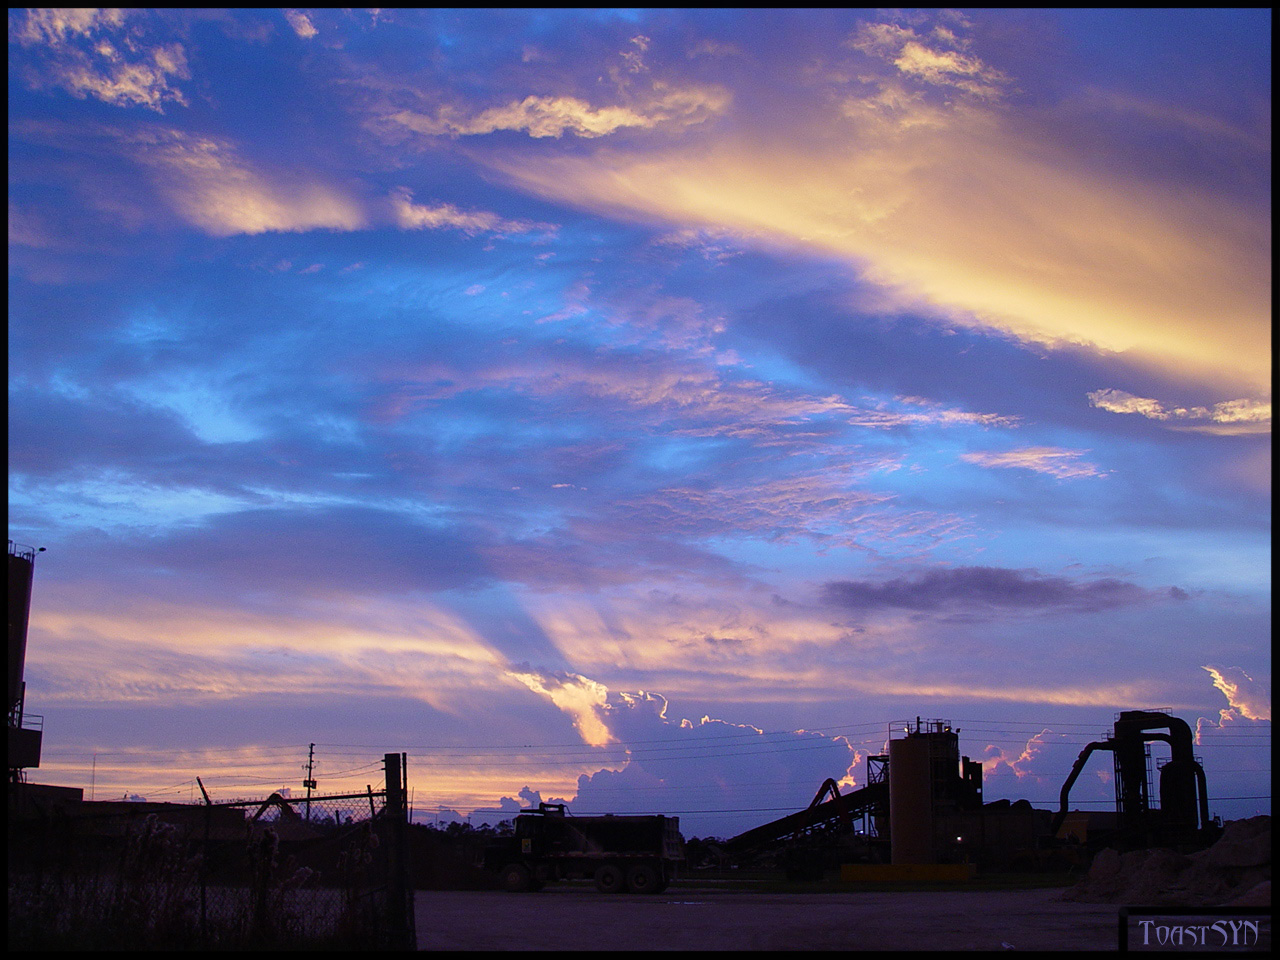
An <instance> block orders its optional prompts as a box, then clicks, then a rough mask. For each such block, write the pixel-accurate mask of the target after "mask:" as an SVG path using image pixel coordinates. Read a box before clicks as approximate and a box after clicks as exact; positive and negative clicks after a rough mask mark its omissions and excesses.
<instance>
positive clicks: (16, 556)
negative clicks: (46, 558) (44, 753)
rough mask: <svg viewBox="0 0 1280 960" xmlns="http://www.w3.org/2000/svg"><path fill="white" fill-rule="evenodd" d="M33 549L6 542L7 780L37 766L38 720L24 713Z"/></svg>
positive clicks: (33, 566)
mask: <svg viewBox="0 0 1280 960" xmlns="http://www.w3.org/2000/svg"><path fill="white" fill-rule="evenodd" d="M37 552H38V551H37V550H36V549H35V548H34V547H24V546H22V545H21V544H17V543H14V542H13V541H12V540H10V541H9V597H8V600H9V604H8V611H9V612H8V618H9V779H10V781H17V780H19V779H21V777H22V776H23V771H25V770H27V769H29V768H31V767H38V766H40V741H41V738H42V735H43V734H42V730H41V718H39V717H29V716H28V715H27V712H26V699H27V683H26V680H25V679H24V674H25V670H26V662H27V624H28V622H29V621H30V619H31V584H32V580H33V579H34V574H35V562H36V553H37Z"/></svg>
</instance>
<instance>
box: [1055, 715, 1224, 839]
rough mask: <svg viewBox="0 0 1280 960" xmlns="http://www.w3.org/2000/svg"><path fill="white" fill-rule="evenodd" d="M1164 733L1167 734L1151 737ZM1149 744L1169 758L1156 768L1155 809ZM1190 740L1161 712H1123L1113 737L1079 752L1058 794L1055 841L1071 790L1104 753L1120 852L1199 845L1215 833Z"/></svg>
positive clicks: (1175, 720) (1177, 722)
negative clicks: (1108, 758) (1108, 756)
mask: <svg viewBox="0 0 1280 960" xmlns="http://www.w3.org/2000/svg"><path fill="white" fill-rule="evenodd" d="M1161 730H1167V731H1168V732H1167V733H1161V732H1153V731H1161ZM1153 740H1159V741H1162V742H1164V743H1167V744H1169V749H1170V752H1171V754H1172V756H1171V758H1170V759H1169V761H1168V762H1167V763H1165V764H1163V765H1162V766H1161V767H1160V786H1159V803H1158V804H1157V803H1156V802H1155V801H1156V798H1155V797H1154V796H1153V795H1152V783H1151V775H1152V770H1151V747H1150V743H1151V741H1153ZM1192 743H1193V737H1192V735H1191V728H1190V727H1189V726H1187V723H1186V721H1184V720H1181V719H1179V718H1178V717H1175V716H1172V715H1170V714H1168V713H1165V712H1163V711H1154V710H1126V711H1124V712H1122V713H1120V714H1119V715H1118V716H1117V717H1116V721H1115V729H1114V733H1113V734H1112V736H1111V737H1109V738H1108V739H1106V740H1096V741H1094V742H1093V743H1090V744H1089V745H1088V746H1086V747H1085V748H1084V749H1083V750H1081V751H1080V756H1079V757H1077V758H1076V762H1075V764H1074V766H1072V768H1071V774H1070V775H1069V776H1068V777H1067V779H1066V782H1065V783H1063V785H1062V794H1061V796H1060V804H1059V809H1058V812H1057V814H1056V815H1055V816H1054V819H1053V825H1052V832H1053V834H1054V835H1055V836H1056V835H1057V833H1058V831H1059V829H1060V828H1061V827H1062V824H1063V821H1064V820H1065V819H1066V816H1067V803H1068V799H1069V797H1070V793H1071V787H1072V785H1073V784H1074V783H1075V782H1076V778H1077V777H1079V776H1080V772H1081V771H1082V770H1083V769H1084V766H1085V763H1086V762H1087V761H1088V759H1089V757H1090V756H1091V755H1092V754H1093V753H1094V751H1096V750H1109V751H1111V753H1112V754H1113V755H1114V759H1115V788H1116V816H1117V824H1116V835H1115V836H1114V837H1113V838H1112V840H1113V841H1114V843H1116V844H1117V845H1120V846H1125V847H1149V846H1166V845H1174V846H1176V845H1183V844H1198V843H1199V842H1201V841H1203V840H1205V839H1207V837H1206V834H1208V833H1212V832H1214V829H1215V828H1214V825H1213V824H1211V823H1210V822H1209V792H1208V788H1207V786H1206V784H1205V776H1204V767H1203V766H1201V765H1200V761H1199V760H1197V759H1196V758H1195V756H1194V755H1193V752H1192Z"/></svg>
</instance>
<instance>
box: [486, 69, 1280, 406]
mask: <svg viewBox="0 0 1280 960" xmlns="http://www.w3.org/2000/svg"><path fill="white" fill-rule="evenodd" d="M912 62H916V63H923V61H922V60H920V58H919V57H917V58H916V59H915V60H914V61H912ZM961 62H962V61H959V60H956V61H955V63H956V64H957V65H958V64H960V63H961ZM937 69H938V70H941V67H940V66H938V67H937ZM973 69H974V71H977V67H976V66H975V67H974V68H973ZM921 70H923V68H922V67H921V68H920V69H917V71H916V73H917V74H919V73H920V72H921ZM926 72H927V71H926ZM976 75H977V73H976V72H973V73H970V74H964V76H976ZM956 76H960V74H956ZM926 79H928V77H926ZM904 82H905V80H903V79H896V80H886V81H884V82H881V83H872V84H868V85H864V86H862V87H856V86H854V85H852V84H850V85H847V86H846V87H845V92H844V94H843V96H840V95H837V94H836V93H834V92H833V93H832V97H833V100H832V101H831V102H830V103H828V104H827V105H824V106H823V107H821V108H819V112H817V113H816V114H815V113H814V112H813V111H812V110H808V111H806V108H805V107H804V106H803V105H801V104H797V105H796V108H795V110H794V112H793V113H792V114H791V115H789V116H788V118H787V120H786V121H785V123H786V124H787V125H786V126H781V127H779V126H775V127H773V128H770V129H761V130H751V129H750V128H749V127H747V126H746V125H735V126H732V127H730V126H728V125H704V126H703V127H702V128H700V129H699V131H698V134H699V135H698V137H697V138H696V139H693V140H682V141H679V142H675V143H669V142H663V143H650V144H647V145H646V146H645V147H644V148H643V149H641V148H632V149H628V150H621V149H610V148H606V147H601V148H598V149H596V150H594V151H593V152H591V153H588V154H583V153H578V154H576V155H572V156H569V155H560V156H555V155H552V154H548V153H542V154H539V155H527V154H525V153H521V154H519V155H518V156H517V155H516V154H514V153H508V154H504V155H499V156H494V157H492V158H490V159H489V161H488V162H489V163H490V164H491V166H492V167H493V168H495V169H496V170H497V171H499V172H500V173H501V174H502V175H504V176H505V177H506V178H507V179H509V180H510V181H511V182H512V183H514V184H517V185H519V186H521V187H523V188H525V189H527V190H529V191H530V192H532V193H535V194H538V195H541V196H546V197H550V198H554V199H556V200H559V201H561V202H565V203H570V204H575V205H578V206H580V207H584V208H586V209H589V210H592V211H593V212H598V213H605V214H609V215H613V216H617V217H620V218H625V219H630V220H638V221H642V222H649V223H654V224H660V225H662V226H663V227H664V229H668V230H670V229H672V228H674V229H677V230H690V229H693V230H702V231H709V232H713V233H714V232H719V233H721V234H723V233H724V232H731V233H733V234H736V235H738V236H740V237H742V238H743V239H744V242H752V243H756V244H759V243H761V242H765V243H774V244H780V245H785V246H787V247H789V248H795V247H805V248H809V249H811V250H813V251H816V252H818V253H820V254H823V255H836V256H838V257H840V258H843V259H845V260H847V261H848V262H849V263H850V264H852V265H853V266H855V267H856V268H857V269H858V270H859V271H860V272H861V274H862V276H863V278H864V279H865V280H867V281H870V282H871V283H873V284H874V285H876V286H878V287H879V288H880V290H881V296H880V297H879V298H878V300H877V304H878V305H882V306H883V307H885V308H887V309H913V310H921V311H927V312H929V313H931V314H932V315H934V316H936V317H937V318H939V320H940V321H943V322H947V323H951V324H969V325H972V326H979V327H988V328H994V329H996V330H999V331H1002V332H1004V333H1007V334H1011V335H1013V336H1015V337H1017V338H1019V339H1021V340H1023V341H1025V342H1028V343H1035V344H1044V345H1050V346H1051V345H1053V344H1056V343H1060V342H1070V343H1076V344H1086V345H1091V346H1093V347H1095V348H1097V349H1099V350H1102V351H1108V352H1117V353H1119V352H1123V353H1127V354H1128V355H1129V356H1130V358H1131V359H1134V360H1138V361H1141V362H1145V363H1149V364H1152V365H1156V366H1158V367H1160V368H1162V369H1164V370H1165V371H1167V372H1170V373H1172V374H1175V375H1177V376H1185V377H1188V378H1192V379H1197V378H1199V379H1209V380H1211V381H1213V382H1217V383H1219V384H1221V385H1223V387H1224V389H1231V390H1233V391H1238V392H1235V393H1234V396H1236V397H1241V396H1245V397H1259V396H1267V395H1269V389H1270V388H1269V384H1270V374H1271V362H1270V356H1271V352H1270V329H1271V309H1270V302H1271V301H1270V275H1271V266H1270V264H1271V255H1270V221H1269V218H1268V216H1267V215H1266V211H1265V210H1257V209H1251V208H1245V207H1242V206H1238V205H1236V204H1234V203H1233V202H1231V201H1229V200H1226V199H1222V198H1220V197H1218V196H1215V195H1213V194H1211V193H1209V192H1194V191H1188V190H1186V189H1185V188H1183V187H1181V186H1179V187H1174V186H1172V185H1166V184H1162V183H1159V182H1156V181H1154V180H1142V179H1139V178H1137V177H1135V176H1131V175H1127V174H1125V173H1124V172H1122V171H1121V170H1120V169H1119V168H1117V167H1112V166H1107V165H1104V164H1100V163H1098V161H1097V160H1096V158H1095V157H1094V156H1093V155H1092V154H1088V153H1084V152H1080V153H1076V152H1073V147H1072V144H1071V143H1070V142H1065V141H1064V142H1061V143H1055V142H1052V141H1050V140H1047V139H1045V138H1044V136H1043V131H1042V128H1041V127H1040V126H1039V125H1038V124H1033V123H1031V122H1030V120H1029V118H1024V117H1022V116H1021V115H1019V114H1018V113H1017V112H1016V111H1015V110H1014V109H1013V108H1010V107H1005V106H1003V105H1001V104H999V103H994V104H993V103H989V102H987V101H985V100H983V99H982V98H980V97H978V96H976V95H974V96H967V95H966V96H957V98H956V99H955V101H954V102H951V103H946V104H942V103H939V102H938V101H937V98H936V97H932V98H931V97H929V96H926V95H925V93H926V92H927V91H922V89H920V88H918V87H917V88H913V87H910V86H904V85H903V83H904ZM1241 149H1244V148H1243V147H1242V148H1241ZM1258 162H1259V163H1262V162H1269V161H1267V160H1266V158H1265V157H1263V156H1259V157H1258Z"/></svg>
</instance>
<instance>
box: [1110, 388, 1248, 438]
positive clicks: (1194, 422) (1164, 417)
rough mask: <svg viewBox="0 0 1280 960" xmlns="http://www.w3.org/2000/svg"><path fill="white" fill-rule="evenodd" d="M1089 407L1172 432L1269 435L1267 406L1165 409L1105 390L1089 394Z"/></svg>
mask: <svg viewBox="0 0 1280 960" xmlns="http://www.w3.org/2000/svg"><path fill="white" fill-rule="evenodd" d="M1088 396H1089V403H1090V404H1091V405H1092V406H1094V407H1097V408H1098V409H1099V410H1106V411H1108V412H1109V413H1132V414H1137V415H1138V416H1141V417H1146V418H1147V419H1148V420H1159V421H1163V422H1165V423H1168V424H1169V425H1170V426H1171V427H1173V428H1174V429H1183V430H1197V431H1201V432H1204V433H1270V432H1271V402H1270V401H1269V400H1268V401H1263V400H1250V399H1247V398H1242V399H1239V400H1224V401H1222V402H1221V403H1215V404H1214V405H1213V406H1212V407H1203V406H1193V407H1182V406H1167V405H1165V404H1163V403H1161V402H1160V401H1159V400H1156V399H1153V398H1151V397H1138V396H1135V395H1134V394H1132V393H1128V392H1127V391H1124V390H1116V389H1112V388H1108V389H1105V390H1094V391H1092V392H1091V393H1089V395H1088Z"/></svg>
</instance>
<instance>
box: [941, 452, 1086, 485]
mask: <svg viewBox="0 0 1280 960" xmlns="http://www.w3.org/2000/svg"><path fill="white" fill-rule="evenodd" d="M1086 453H1088V451H1087V450H1064V449H1062V448H1060V447H1024V448H1022V449H1021V450H1004V451H997V450H975V451H972V452H970V453H962V454H960V459H961V460H963V461H965V462H966V463H974V464H977V465H978V466H980V467H998V468H1005V469H1015V470H1031V471H1033V472H1035V473H1043V474H1047V475H1048V476H1051V477H1057V478H1058V479H1059V480H1075V479H1078V478H1080V477H1105V476H1106V475H1107V474H1106V472H1105V471H1103V470H1099V469H1098V467H1097V466H1096V465H1094V464H1092V463H1089V462H1088V461H1086V460H1081V459H1080V458H1081V457H1082V456H1083V455H1084V454H1086Z"/></svg>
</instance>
